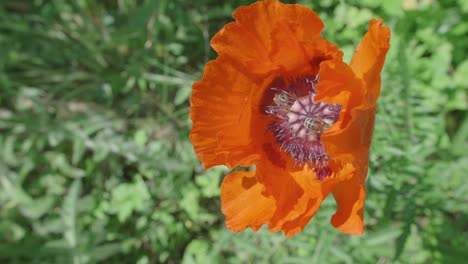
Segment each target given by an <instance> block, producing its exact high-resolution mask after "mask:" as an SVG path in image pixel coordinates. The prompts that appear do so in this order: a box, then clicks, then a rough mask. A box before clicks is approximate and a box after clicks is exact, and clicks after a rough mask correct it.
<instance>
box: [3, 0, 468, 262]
mask: <svg viewBox="0 0 468 264" xmlns="http://www.w3.org/2000/svg"><path fill="white" fill-rule="evenodd" d="M251 2H252V1H247V0H235V1H221V0H200V1H196V2H195V1H188V0H175V1H169V0H102V1H98V0H76V1H59V0H50V1H48V0H4V1H1V4H0V69H1V71H0V263H138V264H145V263H185V264H191V263H465V261H466V259H467V258H468V247H467V245H466V243H467V241H468V195H467V192H468V181H467V180H466V179H467V178H466V177H467V176H468V175H467V173H468V155H467V152H468V151H467V149H468V143H467V139H468V115H467V109H468V103H467V102H468V101H467V91H468V81H467V80H466V78H467V77H468V59H467V56H466V54H467V52H468V38H467V37H466V36H467V35H468V21H467V20H466V17H467V16H468V2H467V1H464V0H440V1H437V0H420V1H417V0H401V1H394V0H381V1H374V0H361V1H358V0H341V1H338V0H323V1H312V0H301V1H297V2H299V3H301V4H304V5H306V6H309V7H311V8H313V9H314V10H315V11H316V12H317V13H318V14H319V15H320V16H321V18H322V19H323V20H324V22H325V24H326V29H325V32H324V37H326V38H328V39H329V40H330V41H332V42H334V43H337V44H339V46H340V47H341V48H342V50H343V51H344V52H345V54H346V58H347V60H348V61H349V58H350V57H351V55H352V53H353V50H354V48H355V46H356V45H357V44H358V43H359V41H360V39H361V37H362V36H363V34H364V32H365V30H366V29H367V23H368V21H369V20H370V19H371V18H375V17H381V18H383V19H384V20H385V24H386V25H388V26H390V27H391V28H392V40H391V42H392V48H391V50H390V52H389V54H388V58H387V62H386V66H385V68H384V71H383V73H382V77H383V87H382V96H381V99H380V101H379V111H378V116H377V124H376V128H375V136H374V140H373V145H372V156H371V162H370V171H369V180H368V192H369V195H368V199H367V204H366V211H365V215H366V216H365V217H366V233H365V234H364V235H363V236H360V237H357V236H347V235H343V234H341V233H339V232H338V231H336V230H335V229H333V227H332V226H331V225H330V224H329V218H330V217H331V215H333V213H334V212H335V209H336V205H335V203H334V201H333V199H327V200H326V201H325V202H324V204H323V205H322V207H321V209H320V211H319V212H318V214H317V215H316V216H315V217H314V219H313V220H312V221H311V223H310V224H309V225H308V226H307V228H306V229H305V230H304V232H302V233H300V234H298V235H296V236H295V237H294V238H292V239H287V238H285V236H284V235H283V234H274V233H269V232H268V231H267V230H266V228H262V229H261V230H260V231H259V232H258V233H256V234H255V233H253V232H252V231H251V230H248V231H245V232H242V233H239V234H234V233H232V232H230V231H228V230H226V229H225V228H224V222H223V221H224V219H223V216H222V214H221V212H220V203H219V185H220V182H221V180H222V177H223V175H225V174H226V173H227V172H228V170H227V169H226V168H223V167H219V168H214V169H211V170H209V171H204V170H203V168H202V167H201V165H200V164H199V162H198V160H197V159H196V157H195V155H194V153H193V150H192V147H191V144H190V142H189V140H188V134H189V130H190V126H191V124H190V120H189V118H188V112H189V103H188V98H189V96H190V92H191V84H192V83H193V82H194V81H195V80H199V79H200V77H201V74H202V70H203V67H204V64H205V63H206V62H207V61H208V60H209V59H212V58H214V57H215V54H214V52H213V51H212V50H211V49H210V46H209V40H210V38H211V37H212V36H213V34H214V33H216V32H217V31H218V30H219V29H220V28H221V27H222V26H223V25H224V24H225V23H227V22H229V21H232V18H231V17H230V15H231V13H232V11H233V10H234V9H235V8H236V7H238V6H240V5H245V4H249V3H251ZM288 2H292V1H288Z"/></svg>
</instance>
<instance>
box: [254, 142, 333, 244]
mask: <svg viewBox="0 0 468 264" xmlns="http://www.w3.org/2000/svg"><path fill="white" fill-rule="evenodd" d="M264 151H265V155H267V156H268V157H267V158H266V159H262V162H261V163H258V164H257V174H256V176H257V179H258V181H259V182H261V183H262V184H263V185H264V186H265V193H266V194H267V195H270V196H271V197H272V199H274V201H275V202H276V210H275V212H274V214H273V215H272V217H271V220H270V223H269V229H270V230H271V231H272V232H277V231H283V232H284V233H285V234H286V236H288V237H291V236H293V235H294V234H296V233H297V232H299V231H301V230H302V229H304V227H305V226H306V225H307V223H308V222H309V221H310V219H311V218H312V217H313V216H314V214H315V212H316V211H317V210H318V208H319V207H320V205H321V203H322V201H323V199H325V197H326V196H327V195H328V193H329V192H330V186H331V184H332V183H333V182H332V181H331V180H328V181H327V180H326V181H324V182H321V181H319V180H318V179H317V175H316V174H315V172H313V171H312V170H310V169H298V168H294V162H291V159H290V158H288V157H287V154H285V153H284V152H279V150H278V149H277V148H275V146H272V145H267V144H266V145H264Z"/></svg>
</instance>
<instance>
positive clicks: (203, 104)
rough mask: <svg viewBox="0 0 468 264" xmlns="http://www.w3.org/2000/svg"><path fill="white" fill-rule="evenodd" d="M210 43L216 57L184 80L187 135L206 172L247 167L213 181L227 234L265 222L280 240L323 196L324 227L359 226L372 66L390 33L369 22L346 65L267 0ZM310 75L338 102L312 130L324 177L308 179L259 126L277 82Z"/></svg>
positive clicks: (291, 8)
mask: <svg viewBox="0 0 468 264" xmlns="http://www.w3.org/2000/svg"><path fill="white" fill-rule="evenodd" d="M233 17H234V18H235V19H236V22H232V23H229V24H228V25H226V26H225V27H224V28H223V29H221V30H220V31H219V32H218V33H217V34H216V35H215V36H214V37H213V39H212V41H211V45H212V47H213V48H214V49H215V51H216V52H217V53H218V57H217V58H216V59H215V60H213V61H211V62H209V63H208V64H207V65H206V67H205V70H204V74H203V78H202V80H201V81H200V82H196V83H195V84H194V85H193V93H192V96H191V100H190V102H191V110H190V117H191V119H192V121H193V128H192V130H191V133H190V138H191V141H192V143H193V145H194V149H195V153H196V154H197V156H198V158H199V159H200V161H201V162H202V163H203V165H204V166H205V167H206V168H209V167H212V166H215V165H226V166H228V167H230V168H235V167H237V166H244V167H248V166H253V165H255V166H256V170H254V171H234V172H232V173H231V174H229V175H227V176H226V177H225V179H224V181H223V184H222V186H221V202H222V211H223V213H224V215H225V217H226V226H227V227H228V228H229V229H231V230H233V231H235V232H238V231H242V230H244V229H246V228H248V227H250V228H252V229H253V230H255V231H256V230H258V229H259V228H260V227H261V226H262V225H264V224H266V225H268V227H269V229H270V230H271V231H273V232H276V231H283V232H284V233H285V234H286V235H287V236H288V237H291V236H293V235H294V234H296V233H297V232H300V231H301V230H303V229H304V227H305V226H306V225H307V223H308V222H309V221H310V219H311V218H312V217H313V216H314V214H315V213H316V212H317V210H318V209H319V207H320V205H321V203H322V201H323V200H324V199H325V198H326V197H327V196H328V195H329V193H332V194H333V197H334V198H335V200H336V202H337V204H338V208H337V211H336V213H335V215H333V216H332V218H331V223H332V225H333V226H335V227H336V228H337V229H338V230H340V231H342V232H344V233H348V234H361V233H362V232H363V231H364V220H363V210H364V201H365V197H366V190H365V180H366V176H367V168H368V161H369V148H370V144H371V138H372V132H373V127H374V118H375V111H376V102H377V98H378V96H379V93H380V85H381V80H380V72H381V70H382V67H383V64H384V61H385V56H386V53H387V50H388V49H389V47H390V44H389V39H390V30H389V29H388V28H387V27H384V26H382V20H372V21H371V22H370V25H369V29H368V32H367V33H366V34H365V36H364V38H363V39H362V41H361V43H360V44H359V46H358V47H357V49H356V53H355V54H354V57H353V58H352V61H351V63H350V65H347V64H346V63H344V62H343V61H342V58H343V53H342V52H341V51H340V50H339V49H338V47H337V46H336V45H332V44H330V43H329V42H328V41H327V40H325V39H322V38H321V37H320V35H321V32H322V30H323V28H324V25H323V23H322V22H321V20H320V18H319V17H318V16H317V14H316V13H314V12H313V11H312V10H310V9H309V8H306V7H304V6H302V5H297V4H294V5H286V4H282V3H280V2H279V1H277V0H266V1H259V2H256V3H254V4H252V5H249V6H245V7H240V8H239V9H237V10H236V11H235V12H234V14H233ZM314 74H318V75H319V78H320V80H319V83H318V85H317V87H316V89H317V92H318V93H317V96H316V100H317V101H321V102H325V103H330V104H340V105H342V106H343V109H342V112H341V114H340V117H339V119H338V120H337V122H336V123H335V124H334V125H333V126H332V127H331V128H330V129H329V130H327V131H325V132H324V134H323V135H322V140H323V144H324V146H325V149H326V151H327V153H328V155H329V156H330V157H331V160H330V162H329V166H330V168H331V170H332V175H331V176H330V177H327V178H326V179H325V180H323V181H320V180H318V178H317V176H316V175H315V172H314V171H313V169H312V168H309V167H308V166H307V165H306V166H303V167H299V166H296V164H295V161H294V160H293V159H292V158H291V157H290V156H288V154H287V153H286V152H284V151H281V150H280V149H279V146H278V144H277V143H276V142H275V137H274V136H273V135H272V133H269V131H268V129H267V127H268V125H269V124H270V123H271V121H272V120H271V117H269V116H267V115H265V105H266V104H268V101H271V99H272V94H271V89H270V88H271V87H272V86H274V85H275V84H276V83H277V82H278V81H279V82H281V81H282V80H284V79H287V78H296V77H301V76H304V75H314Z"/></svg>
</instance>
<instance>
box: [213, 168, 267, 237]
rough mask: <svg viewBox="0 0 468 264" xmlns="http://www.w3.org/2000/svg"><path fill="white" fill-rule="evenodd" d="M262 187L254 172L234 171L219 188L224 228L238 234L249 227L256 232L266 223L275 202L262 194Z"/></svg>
mask: <svg viewBox="0 0 468 264" xmlns="http://www.w3.org/2000/svg"><path fill="white" fill-rule="evenodd" d="M263 189H264V186H263V185H262V184H261V183H259V182H258V181H257V179H256V178H255V171H234V172H232V173H231V174H229V175H227V176H226V177H225V178H224V180H223V184H222V186H221V204H222V211H223V214H224V215H225V217H226V227H227V228H229V229H231V230H233V231H235V232H238V231H242V230H244V229H246V228H247V227H251V228H252V229H253V230H254V231H257V230H258V229H259V228H260V227H261V226H262V225H263V224H265V223H268V221H269V220H270V218H271V216H272V215H273V213H274V211H275V208H276V206H275V201H274V200H273V199H271V198H270V197H267V196H265V195H264V194H263Z"/></svg>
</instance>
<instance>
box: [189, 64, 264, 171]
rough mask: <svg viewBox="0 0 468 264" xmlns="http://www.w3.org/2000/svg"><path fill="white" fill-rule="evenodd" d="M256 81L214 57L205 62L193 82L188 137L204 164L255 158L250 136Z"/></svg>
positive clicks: (249, 161)
mask: <svg viewBox="0 0 468 264" xmlns="http://www.w3.org/2000/svg"><path fill="white" fill-rule="evenodd" d="M256 89H258V87H257V86H256V84H255V82H253V81H252V80H251V79H249V78H248V77H247V76H245V75H244V74H243V73H241V72H240V71H238V70H237V69H235V67H233V66H232V65H231V64H230V63H229V61H227V60H226V59H223V58H217V59H216V60H213V61H211V62H209V63H208V64H207V65H206V68H205V72H204V75H203V78H202V80H201V81H200V82H196V83H195V84H194V85H193V93H192V96H191V99H190V104H191V111H190V118H191V119H192V120H196V122H194V123H193V127H192V130H191V132H190V139H191V141H192V144H193V146H194V149H195V153H196V154H197V156H198V158H199V159H200V161H201V162H202V163H203V164H204V166H205V167H206V168H209V167H212V166H215V165H222V164H224V165H227V166H228V167H231V168H234V167H236V166H250V165H251V164H253V163H254V161H255V160H256V157H257V155H256V154H255V152H254V151H255V148H251V144H252V141H253V139H252V137H251V136H250V134H249V133H250V120H251V115H252V113H251V106H250V105H251V98H250V97H249V95H250V94H251V92H252V91H253V90H256Z"/></svg>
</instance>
